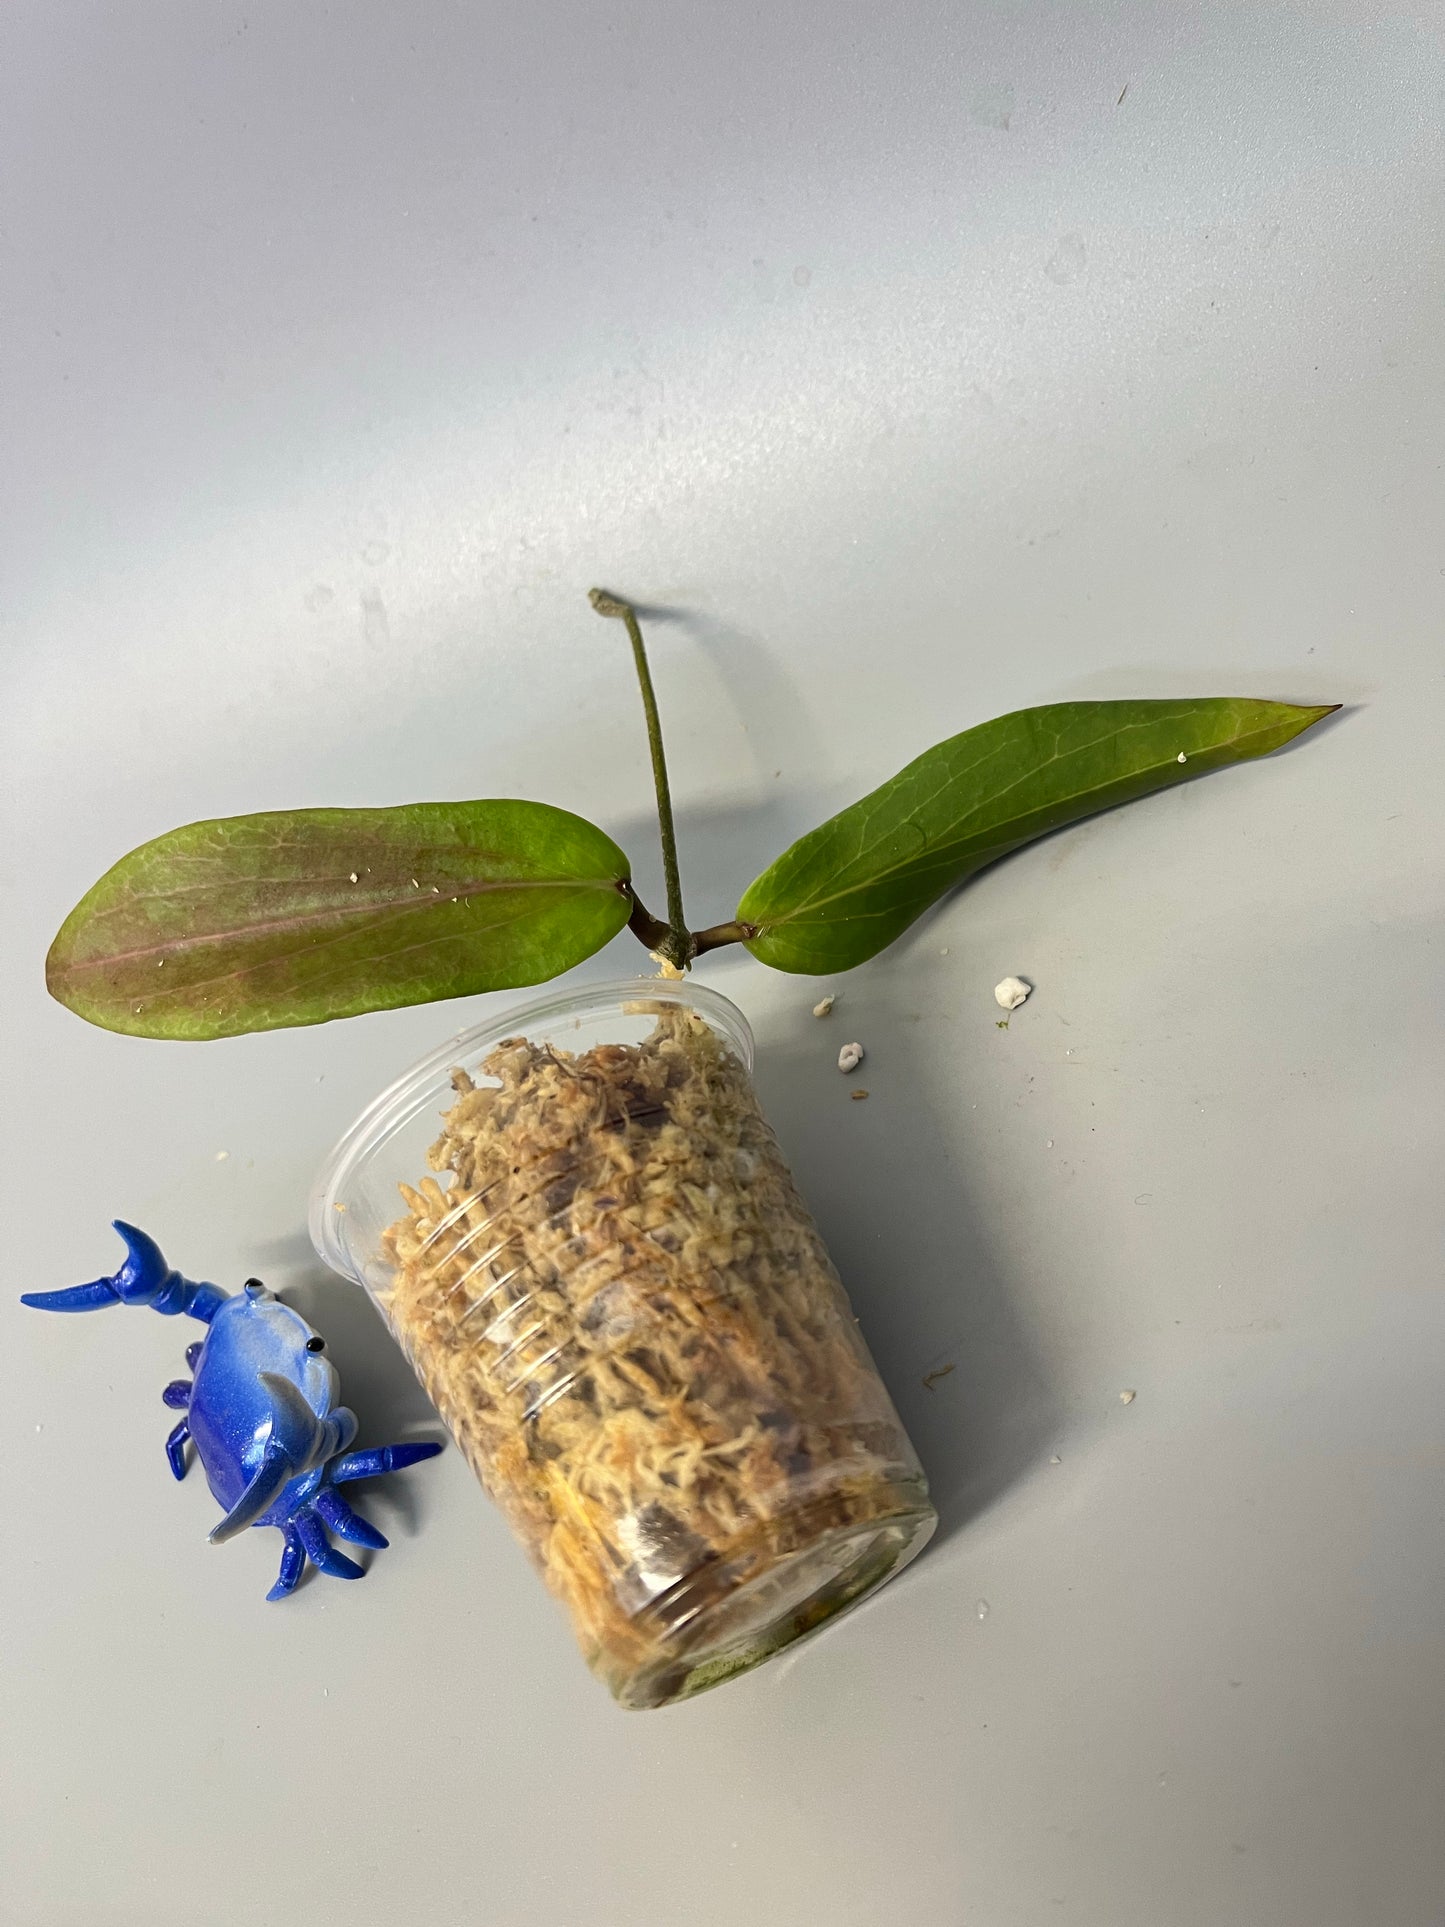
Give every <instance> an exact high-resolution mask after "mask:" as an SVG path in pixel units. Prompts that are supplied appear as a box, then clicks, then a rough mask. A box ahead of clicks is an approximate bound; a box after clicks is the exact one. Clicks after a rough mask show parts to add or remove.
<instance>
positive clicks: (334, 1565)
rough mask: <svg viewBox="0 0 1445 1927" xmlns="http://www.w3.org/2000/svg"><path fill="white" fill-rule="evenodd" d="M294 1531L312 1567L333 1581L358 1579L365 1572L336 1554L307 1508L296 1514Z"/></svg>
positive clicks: (352, 1561) (341, 1553)
mask: <svg viewBox="0 0 1445 1927" xmlns="http://www.w3.org/2000/svg"><path fill="white" fill-rule="evenodd" d="M295 1524H296V1530H297V1532H298V1533H299V1534H300V1537H301V1543H302V1545H303V1546H305V1548H306V1551H307V1555H308V1556H309V1558H310V1560H311V1563H312V1564H313V1565H314V1566H318V1567H319V1568H320V1569H321V1571H322V1572H324V1573H328V1574H329V1575H330V1576H331V1578H333V1579H360V1578H361V1577H362V1575H363V1573H364V1572H365V1570H366V1568H365V1567H364V1566H358V1565H357V1563H356V1561H355V1560H354V1559H348V1558H347V1556H346V1554H345V1553H344V1552H338V1551H337V1550H336V1548H335V1546H333V1545H332V1543H331V1541H330V1540H329V1539H328V1538H327V1536H326V1533H325V1531H324V1530H323V1529H322V1525H321V1521H320V1520H319V1519H318V1518H317V1517H316V1514H315V1513H314V1512H313V1511H312V1510H311V1509H310V1507H309V1506H308V1507H307V1508H306V1509H305V1510H304V1511H302V1512H298V1513H297V1514H296V1521H295Z"/></svg>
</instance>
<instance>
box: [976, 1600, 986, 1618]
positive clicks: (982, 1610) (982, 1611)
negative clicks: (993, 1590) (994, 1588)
mask: <svg viewBox="0 0 1445 1927" xmlns="http://www.w3.org/2000/svg"><path fill="white" fill-rule="evenodd" d="M973 1610H974V1611H975V1612H976V1613H977V1614H978V1616H979V1618H980V1619H987V1618H988V1601H987V1600H986V1599H980V1600H979V1602H978V1604H977V1605H976V1606H975V1607H974V1609H973Z"/></svg>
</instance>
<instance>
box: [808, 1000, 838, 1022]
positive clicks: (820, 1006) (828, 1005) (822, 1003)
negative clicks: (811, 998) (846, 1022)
mask: <svg viewBox="0 0 1445 1927" xmlns="http://www.w3.org/2000/svg"><path fill="white" fill-rule="evenodd" d="M837 1001H838V999H837V998H836V997H822V998H820V999H819V1000H818V1002H817V1003H816V1004H814V1006H813V1015H814V1016H815V1017H826V1016H827V1015H828V1012H829V1011H830V1010H831V1009H832V1008H833V1006H834V1004H836V1003H837Z"/></svg>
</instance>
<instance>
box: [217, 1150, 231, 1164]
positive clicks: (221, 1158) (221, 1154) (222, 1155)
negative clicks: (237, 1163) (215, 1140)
mask: <svg viewBox="0 0 1445 1927" xmlns="http://www.w3.org/2000/svg"><path fill="white" fill-rule="evenodd" d="M230 1155H231V1153H230V1152H229V1151H217V1153H216V1162H217V1164H224V1163H225V1161H226V1159H227V1158H228V1157H229V1156H230Z"/></svg>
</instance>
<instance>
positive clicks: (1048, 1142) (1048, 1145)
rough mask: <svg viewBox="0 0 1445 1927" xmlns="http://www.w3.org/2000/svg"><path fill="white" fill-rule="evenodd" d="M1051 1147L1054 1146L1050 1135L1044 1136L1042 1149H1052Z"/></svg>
mask: <svg viewBox="0 0 1445 1927" xmlns="http://www.w3.org/2000/svg"><path fill="white" fill-rule="evenodd" d="M1053 1148H1054V1140H1053V1139H1052V1138H1051V1137H1046V1138H1045V1139H1044V1149H1045V1150H1046V1151H1052V1150H1053Z"/></svg>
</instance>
